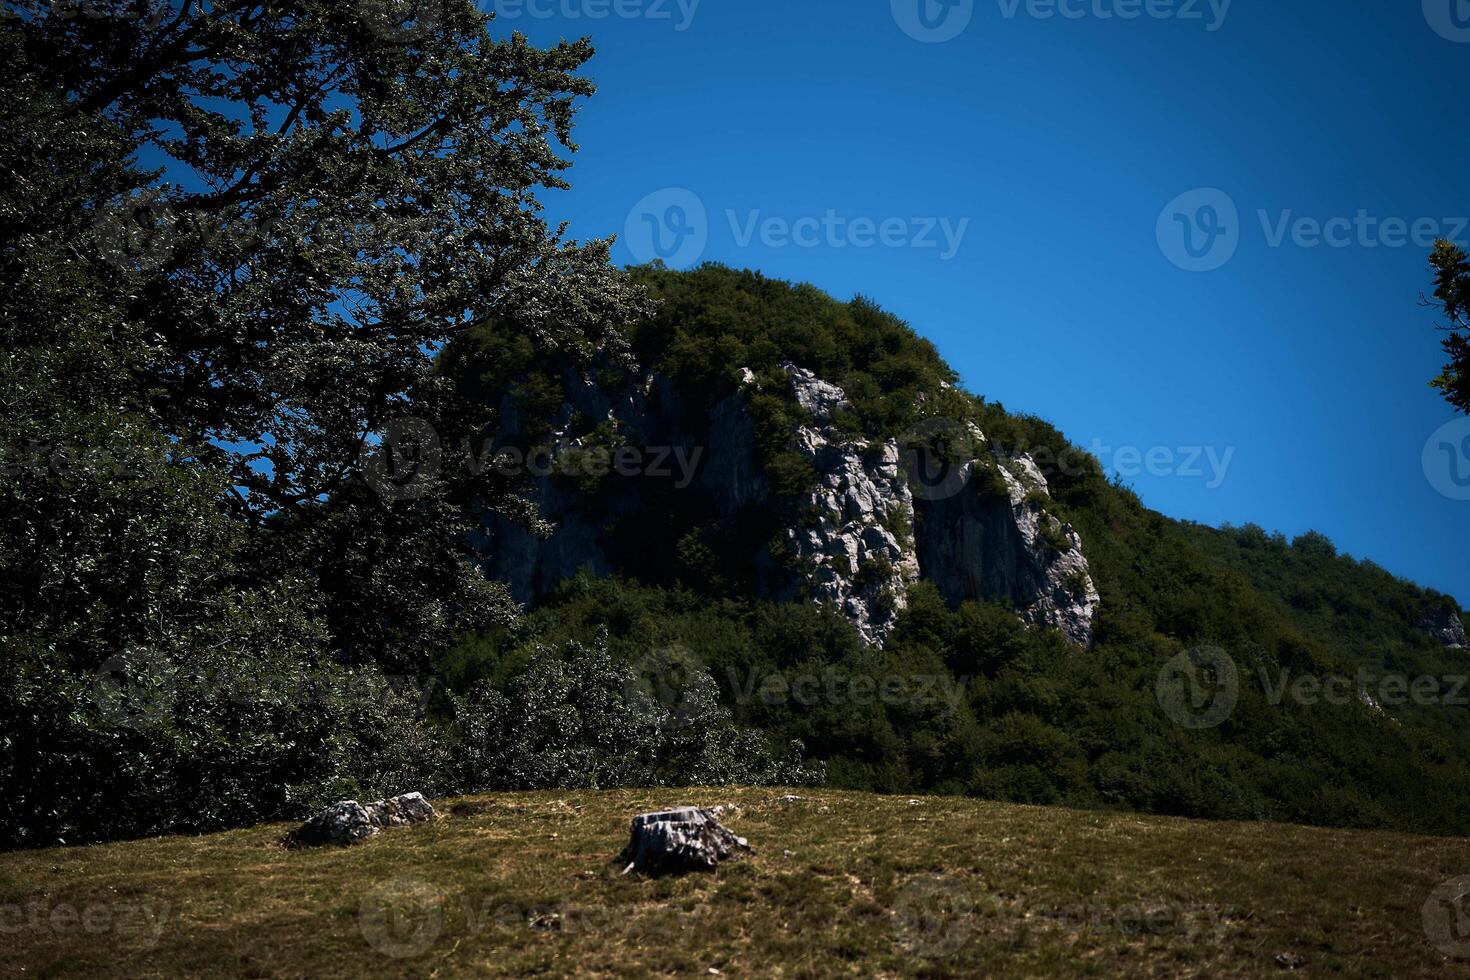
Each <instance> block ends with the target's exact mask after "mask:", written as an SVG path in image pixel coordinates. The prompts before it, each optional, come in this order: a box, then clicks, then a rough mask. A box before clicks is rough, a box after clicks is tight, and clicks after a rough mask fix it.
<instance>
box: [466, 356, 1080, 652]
mask: <svg viewBox="0 0 1470 980" xmlns="http://www.w3.org/2000/svg"><path fill="white" fill-rule="evenodd" d="M784 371H785V383H786V384H787V385H789V391H788V392H782V393H781V394H782V395H783V396H788V397H790V398H791V399H794V402H795V405H796V406H798V407H799V412H798V415H799V418H800V422H799V424H798V425H797V427H796V429H795V431H794V432H792V433H791V436H790V449H791V450H792V451H793V452H794V453H795V454H797V455H798V456H799V457H800V458H802V459H803V460H804V461H805V462H806V463H807V464H808V465H809V466H810V469H811V472H812V473H813V474H814V476H815V479H814V480H813V482H812V483H811V485H810V488H809V489H808V490H807V491H806V492H804V493H803V494H800V495H797V497H796V499H776V498H775V496H774V495H773V494H772V492H771V490H770V488H769V486H768V482H767V478H766V476H765V471H764V464H763V461H762V459H761V458H760V454H759V448H758V445H757V439H756V426H755V422H754V420H753V417H752V413H751V411H750V401H749V399H750V397H751V396H752V395H753V394H754V393H755V392H756V391H758V389H759V382H758V381H757V379H756V377H755V375H754V374H752V373H751V372H749V371H744V372H742V376H743V379H744V380H743V383H742V384H741V386H740V387H739V389H738V390H736V391H735V392H733V393H732V394H730V395H728V396H727V397H725V398H723V399H721V400H719V401H717V402H716V403H714V405H713V407H712V408H710V409H708V410H706V411H703V412H697V411H694V410H692V408H691V399H689V398H687V397H685V395H684V394H683V393H681V392H680V391H679V390H678V388H677V386H676V385H674V384H673V383H671V382H670V381H669V380H668V379H664V378H658V377H646V378H644V379H643V381H642V383H641V384H639V385H637V386H634V387H632V388H629V389H627V390H622V391H619V392H618V393H616V394H613V395H608V394H605V393H604V392H603V391H602V390H601V389H600V388H599V386H598V385H597V384H596V383H594V381H593V380H592V379H591V378H589V377H583V376H578V375H576V374H573V373H570V372H569V373H568V374H567V375H566V376H565V377H564V378H563V388H564V390H565V391H566V392H567V401H566V403H565V404H564V405H563V406H562V409H561V411H560V412H559V413H558V414H557V420H558V422H557V426H556V428H555V430H554V431H553V433H552V437H553V441H554V444H555V446H556V449H555V452H554V456H555V457H556V459H557V460H558V465H557V466H556V467H552V469H554V470H557V471H558V472H551V473H547V474H545V475H542V476H540V477H538V478H537V480H536V483H535V487H534V491H533V494H532V496H533V497H534V499H535V500H536V502H537V504H538V505H539V507H540V509H541V514H542V517H543V519H544V520H546V521H547V522H548V523H549V524H550V525H551V526H552V530H551V531H550V534H549V535H547V536H544V537H542V536H539V535H536V534H533V533H531V532H529V531H527V530H525V529H523V528H522V527H520V526H518V525H516V524H515V523H513V522H510V521H507V520H505V519H503V518H494V519H491V520H489V521H488V522H487V525H486V535H485V538H484V540H483V542H482V552H483V554H484V555H485V564H486V568H487V571H488V572H489V573H490V574H491V575H492V576H494V577H496V578H499V579H502V580H504V581H506V582H508V583H509V584H510V586H511V588H512V591H513V592H514V593H515V595H516V596H517V598H519V599H520V600H521V601H523V602H526V603H528V604H529V603H535V602H536V601H537V600H538V599H540V598H541V597H543V596H544V595H546V594H547V593H548V592H549V591H550V590H552V589H553V588H555V586H556V585H557V583H558V582H560V581H561V580H562V579H564V578H567V577H569V576H572V575H574V574H576V573H577V571H578V570H580V569H583V568H586V569H589V570H590V571H592V572H593V573H594V574H601V575H605V574H611V573H628V572H630V570H631V566H638V565H640V564H642V565H643V566H644V567H647V564H648V563H649V562H650V560H651V561H652V562H654V563H655V564H656V563H658V562H659V561H660V560H662V561H663V562H664V563H665V564H672V563H673V562H674V560H675V556H674V555H673V554H668V555H664V556H662V559H660V556H659V555H657V554H650V552H658V551H660V550H662V549H666V548H668V541H667V540H659V541H650V540H647V536H645V539H644V540H629V539H628V535H627V534H626V532H624V531H620V527H621V526H623V525H627V524H632V525H635V526H638V527H642V528H645V529H647V528H653V527H659V526H660V524H662V525H668V524H677V523H678V522H679V521H681V520H682V521H685V522H690V523H701V524H702V525H703V526H711V525H713V526H720V525H722V524H730V523H732V522H734V523H738V522H739V521H740V520H742V519H743V520H745V521H747V522H749V517H750V514H751V512H752V511H759V512H763V515H762V516H764V517H765V518H770V519H771V520H767V521H755V522H753V523H752V524H751V526H768V525H770V524H771V523H774V525H775V528H776V534H775V536H774V539H773V540H766V541H762V540H758V539H757V540H748V541H744V542H739V543H737V545H736V547H742V546H743V547H744V548H746V549H748V551H749V555H748V557H749V560H750V562H751V565H752V567H754V568H755V569H757V574H756V576H755V580H756V582H757V583H758V592H759V593H760V594H762V595H763V596H765V597H770V598H777V599H784V600H800V599H805V600H808V601H815V602H821V603H827V604H830V605H832V606H834V607H835V608H837V609H838V610H840V611H841V612H842V613H843V615H845V616H846V617H847V618H848V619H849V620H850V621H851V622H852V624H853V625H854V627H856V629H857V630H858V631H859V632H860V633H861V634H862V636H863V637H864V638H865V639H866V640H867V641H868V642H870V643H873V644H878V645H881V644H882V643H883V642H884V640H885V639H886V638H887V636H888V634H889V633H890V632H891V630H892V628H893V626H894V624H895V621H896V616H897V614H898V612H899V611H900V610H902V609H903V608H905V606H906V603H907V590H908V586H909V585H910V584H911V583H912V582H914V581H916V580H918V579H921V578H923V579H927V580H929V581H932V582H933V583H934V584H935V586H936V587H937V588H938V589H939V591H940V593H941V594H942V595H943V596H944V597H945V599H946V600H947V601H949V602H950V603H951V604H958V603H959V602H962V601H964V600H966V599H989V600H999V601H1004V602H1008V603H1010V604H1011V605H1013V606H1014V608H1015V609H1016V612H1017V614H1018V615H1019V616H1020V617H1021V619H1022V620H1024V621H1025V622H1026V623H1028V624H1031V625H1033V626H1036V627H1039V628H1040V627H1052V628H1055V629H1058V630H1060V631H1061V632H1062V634H1064V635H1065V636H1066V638H1067V639H1068V640H1069V641H1071V642H1072V643H1075V644H1077V645H1079V646H1087V645H1089V644H1090V643H1091V640H1092V619H1093V614H1094V611H1095V610H1096V608H1097V604H1098V594H1097V591H1096V589H1095V588H1094V586H1093V582H1092V578H1091V575H1090V573H1089V569H1088V564H1087V559H1086V557H1085V555H1084V553H1083V548H1082V541H1081V539H1080V537H1079V536H1078V535H1077V533H1076V531H1075V530H1073V529H1072V528H1071V527H1070V526H1068V525H1066V524H1064V523H1062V522H1060V521H1058V520H1057V519H1056V518H1055V517H1054V516H1053V515H1052V514H1051V513H1049V505H1050V497H1049V495H1048V488H1047V481H1046V479H1045V477H1044V476H1043V474H1042V473H1041V471H1040V470H1039V469H1038V468H1037V466H1036V465H1035V463H1034V462H1033V461H1032V460H1031V459H1030V458H1029V457H1028V456H1025V455H1005V454H1002V453H1000V452H998V451H993V450H992V449H991V448H990V447H989V446H988V444H987V441H986V439H985V436H984V433H982V432H980V431H979V430H978V429H977V428H975V427H974V426H973V425H961V424H959V423H950V422H944V421H942V420H933V419H931V420H929V421H928V422H926V423H925V424H924V425H922V426H920V427H918V429H917V430H916V431H915V432H913V433H909V434H907V435H906V436H905V437H904V438H900V439H889V440H869V439H865V438H862V437H860V436H856V435H853V434H852V433H851V432H849V431H847V430H846V429H844V428H843V427H842V426H841V424H840V419H841V416H842V414H843V412H844V411H845V409H846V408H847V407H848V406H847V398H846V395H845V393H844V392H843V391H842V389H841V388H839V387H837V386H836V385H833V384H831V383H829V382H827V381H824V380H823V379H821V378H818V377H817V376H816V375H814V374H813V373H812V372H810V371H807V370H805V369H803V368H800V367H797V366H795V365H792V364H787V365H786V366H785V369H784ZM503 416H504V418H505V419H506V420H507V428H508V430H510V431H515V430H516V429H517V428H519V427H520V426H519V423H518V421H517V420H516V418H515V413H514V412H513V411H511V410H510V409H509V407H507V409H506V411H505V412H503ZM592 423H595V426H593V427H592V428H589V426H590V425H591V424H592ZM593 428H595V429H596V430H597V431H599V432H601V433H602V438H603V439H604V444H603V445H602V446H601V447H600V452H601V454H602V455H601V458H603V459H604V460H613V461H616V460H622V461H623V462H626V463H631V462H632V461H633V460H635V459H637V460H638V461H639V463H640V465H641V468H640V467H635V466H627V467H620V466H618V465H612V466H610V467H605V468H606V469H610V470H611V471H612V472H610V473H608V474H606V478H605V479H599V481H598V483H597V485H596V487H595V489H594V490H593V491H591V492H589V490H588V487H587V486H586V481H585V480H583V481H581V483H580V484H578V482H577V481H576V480H575V479H572V480H569V473H568V471H571V474H570V475H571V476H572V477H576V476H577V475H578V473H577V467H575V466H567V465H566V463H567V461H571V460H582V461H585V460H586V459H587V457H588V451H589V447H591V446H592V445H593V442H594V438H593V437H592V436H591V435H590V432H591V431H592V429H593ZM578 432H580V433H581V434H579V435H578V434H574V433H578ZM610 432H613V433H616V435H615V437H614V438H613V442H614V443H615V445H608V444H606V437H607V434H608V433H610ZM954 432H958V433H959V435H960V436H961V438H960V439H958V440H954V439H949V440H947V444H948V446H950V447H951V448H952V447H953V446H954V445H956V444H961V445H963V446H964V448H965V450H966V451H965V452H964V453H961V454H960V455H959V456H958V457H956V456H954V455H953V453H952V452H951V454H950V455H949V458H947V459H946V460H944V461H941V460H940V459H939V458H938V454H937V451H935V450H934V449H933V445H932V437H934V436H937V435H938V436H948V435H952V434H953V433H954ZM620 450H621V453H620ZM660 459H661V461H662V463H663V469H664V470H666V471H667V472H663V473H655V472H652V467H651V465H650V464H651V463H652V462H654V461H656V460H660ZM581 475H583V476H585V475H586V473H585V471H583V472H582V473H581ZM665 513H666V514H667V515H668V516H667V517H662V515H664V514H665ZM676 514H677V515H679V516H677V517H676V516H675V515H676ZM690 515H696V516H690ZM661 530H662V529H661ZM658 533H660V532H655V535H657V534H658ZM773 543H774V544H776V547H774V548H771V547H770V545H772V544H773Z"/></svg>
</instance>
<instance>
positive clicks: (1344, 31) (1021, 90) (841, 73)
mask: <svg viewBox="0 0 1470 980" xmlns="http://www.w3.org/2000/svg"><path fill="white" fill-rule="evenodd" d="M488 2H489V0H482V3H488ZM920 2H921V0H802V2H799V3H792V2H790V0H786V2H776V0H740V2H738V3H737V2H734V0H700V2H698V3H696V4H693V5H692V6H691V3H690V0H683V2H682V4H681V2H680V0H532V2H531V3H528V4H525V5H519V4H515V3H514V0H507V2H504V3H502V4H501V6H500V9H501V12H502V17H501V21H500V26H501V27H502V28H507V27H514V28H516V29H518V30H521V31H523V32H525V33H526V34H528V35H530V37H531V38H532V39H533V40H535V41H538V42H547V41H552V40H555V39H556V38H558V37H561V36H582V35H587V36H590V37H591V38H593V40H594V42H595V44H596V46H597V49H598V54H597V57H596V58H595V59H594V61H593V62H592V65H591V66H590V72H591V75H592V76H593V78H594V79H595V80H596V82H597V83H598V85H599V89H600V90H599V93H598V95H597V96H596V97H595V98H594V99H592V100H591V101H589V102H588V103H587V104H586V106H585V108H584V110H583V113H582V115H581V117H580V124H579V127H578V130H577V139H578V141H579V142H580V143H581V146H582V150H581V153H580V154H579V155H578V158H577V160H578V162H577V166H576V167H575V168H574V169H573V171H572V173H571V180H572V182H573V184H574V189H573V190H572V191H570V192H568V193H565V194H558V195H553V196H552V197H551V198H549V201H550V212H551V214H552V215H553V216H556V217H562V218H566V219H568V220H569V221H570V222H571V225H572V231H573V233H574V234H575V235H577V236H579V237H594V236H601V235H607V234H613V233H616V234H619V235H620V236H623V233H624V231H625V229H628V230H631V231H632V232H633V234H632V235H631V237H629V236H624V237H623V240H622V241H620V242H619V245H618V247H617V252H616V256H617V258H618V260H619V261H621V262H632V261H635V260H642V259H647V258H649V257H651V249H652V248H653V247H654V244H655V243H654V242H653V239H652V233H653V229H654V228H656V227H657V228H659V230H660V234H661V238H662V241H661V242H660V243H659V245H660V246H661V247H662V248H663V249H664V251H665V252H666V253H670V258H671V259H672V261H671V264H676V265H682V264H688V263H689V262H691V261H696V260H715V261H719V262H724V263H727V264H730V265H734V266H738V267H751V268H757V269H760V270H762V271H764V272H765V273H767V274H769V275H773V276H778V277H782V278H789V279H798V280H805V281H809V282H812V283H815V284H817V285H818V286H820V287H822V288H824V289H826V290H828V291H829V292H831V293H833V294H835V295H837V296H839V297H844V298H845V297H849V296H851V295H853V294H855V293H859V292H861V293H864V294H867V295H869V296H871V297H873V298H874V299H876V300H877V301H878V302H879V303H881V304H882V305H883V306H884V307H885V308H887V309H889V310H891V311H893V312H895V313H897V314H898V315H900V316H902V317H904V318H905V319H906V320H908V321H909V322H910V323H911V324H913V326H914V327H915V328H916V329H917V330H918V331H919V332H920V333H922V334H924V335H925V336H927V337H929V338H930V339H932V340H933V341H934V342H935V343H936V344H937V345H938V347H939V349H940V350H941V352H942V353H943V354H944V355H945V357H946V358H947V359H948V360H949V361H950V363H951V364H953V365H954V367H955V368H956V369H957V370H958V371H959V372H960V373H961V375H962V376H963V378H964V381H965V384H966V386H967V387H968V388H969V389H970V390H972V391H974V392H976V393H979V394H983V395H985V396H986V397H988V398H990V399H991V400H994V401H1000V402H1003V403H1004V404H1005V405H1006V406H1007V407H1008V408H1010V409H1012V410H1019V411H1027V412H1034V413H1036V414H1038V415H1041V416H1043V417H1045V418H1047V419H1049V420H1051V421H1053V422H1054V423H1056V424H1057V425H1058V426H1059V427H1060V428H1061V429H1062V430H1063V431H1064V432H1065V433H1067V435H1068V436H1069V437H1070V438H1071V439H1072V440H1073V441H1074V442H1076V443H1077V444H1079V445H1081V446H1083V447H1091V448H1096V449H1098V450H1099V455H1100V457H1101V458H1102V460H1103V462H1104V464H1105V465H1107V466H1109V467H1110V468H1111V469H1113V470H1114V471H1120V470H1121V471H1122V472H1123V475H1124V477H1125V479H1126V481H1127V482H1128V483H1130V484H1131V485H1133V486H1134V487H1135V489H1137V490H1138V492H1139V493H1140V494H1141V495H1142V497H1143V499H1144V500H1145V502H1146V503H1148V504H1149V505H1150V506H1152V507H1155V508H1157V509H1159V510H1161V511H1163V512H1165V513H1167V514H1170V515H1174V516H1177V517H1182V518H1189V519H1193V520H1198V521H1202V522H1207V523H1210V524H1219V523H1225V522H1231V523H1237V524H1239V523H1245V522H1250V521H1254V522H1256V523H1259V524H1261V525H1263V526H1265V527H1266V528H1268V529H1270V530H1279V531H1283V532H1285V533H1287V534H1289V535H1295V534H1299V533H1301V532H1303V531H1306V530H1308V529H1317V530H1320V531H1322V532H1323V533H1326V534H1328V535H1329V536H1330V537H1332V538H1333V539H1334V540H1335V541H1336V542H1337V543H1338V545H1339V547H1340V548H1341V549H1342V550H1344V551H1347V552H1350V553H1351V554H1353V555H1355V556H1358V557H1368V558H1372V559H1373V560H1374V561H1376V562H1378V563H1379V564H1381V565H1383V566H1384V567H1386V568H1388V569H1389V570H1391V571H1393V572H1395V573H1397V574H1401V575H1404V576H1406V577H1409V578H1412V579H1414V580H1416V581H1419V582H1421V583H1423V584H1425V585H1430V586H1433V587H1435V588H1439V589H1441V590H1443V591H1446V592H1450V593H1452V594H1455V595H1456V596H1457V597H1458V598H1459V599H1460V600H1461V601H1462V602H1465V603H1470V569H1467V566H1466V562H1465V561H1464V556H1465V555H1466V554H1467V552H1470V547H1467V546H1470V521H1467V520H1466V518H1467V516H1470V501H1466V500H1463V499H1454V498H1455V497H1456V496H1461V497H1464V496H1470V489H1466V488H1463V487H1460V486H1459V484H1458V483H1457V482H1456V481H1455V479H1454V478H1455V477H1457V476H1459V475H1460V470H1459V469H1458V467H1460V466H1464V467H1465V468H1466V470H1467V471H1470V457H1466V456H1465V452H1466V450H1470V444H1464V448H1460V447H1461V446H1462V440H1463V439H1464V438H1465V437H1467V436H1470V422H1467V423H1465V425H1464V426H1456V427H1452V428H1451V429H1450V430H1447V431H1445V432H1443V433H1440V434H1439V435H1435V433H1436V430H1438V429H1439V428H1440V427H1441V426H1442V425H1444V424H1445V423H1447V422H1451V421H1452V419H1453V418H1454V416H1453V413H1452V411H1451V410H1450V408H1449V407H1448V406H1447V405H1445V404H1444V403H1443V402H1441V401H1440V400H1439V399H1438V397H1437V396H1436V395H1435V393H1434V392H1432V391H1431V390H1430V389H1429V388H1428V387H1427V385H1426V382H1427V380H1428V379H1429V378H1431V377H1432V376H1434V375H1435V374H1436V373H1438V370H1439V367H1440V364H1441V358H1440V352H1439V348H1438V338H1437V335H1436V334H1435V332H1434V325H1435V318H1434V315H1433V312H1432V311H1430V310H1427V309H1424V308H1421V307H1420V305H1419V300H1420V295H1421V293H1422V292H1424V291H1426V287H1427V284H1428V282H1429V277H1428V272H1427V267H1426V255H1427V248H1426V247H1421V246H1422V245H1427V242H1428V240H1429V239H1431V238H1433V237H1435V236H1436V235H1444V236H1454V237H1458V238H1460V239H1465V238H1467V237H1470V228H1467V227H1466V226H1465V218H1464V216H1467V215H1470V194H1467V182H1466V179H1465V170H1464V164H1465V160H1466V159H1467V149H1470V147H1467V142H1470V130H1467V128H1466V126H1465V125H1464V122H1465V117H1464V115H1463V100H1464V95H1465V73H1466V69H1467V68H1470V2H1466V0H1424V3H1423V5H1422V7H1421V4H1420V2H1418V0H1402V2H1395V3H1378V2H1375V3H1363V4H1348V3H1342V2H1340V0H1293V2H1290V3H1282V2H1279V0H1269V2H1268V0H1234V2H1231V3H1228V4H1227V3H1224V2H1223V0H1215V2H1214V3H1213V4H1212V3H1211V2H1210V0H1174V2H1170V0H1133V2H1131V3H1130V0H1061V2H1059V3H1047V2H1045V0H1033V2H1031V3H1029V4H1028V3H1026V2H1024V0H1022V2H1016V0H958V2H955V3H954V4H953V6H952V7H948V8H946V7H943V6H941V5H940V3H939V0H922V2H924V3H926V4H927V6H926V8H925V11H924V12H925V15H926V16H925V17H924V18H922V19H921V18H920V16H919V12H920V11H919V7H918V4H919V3H920ZM1452 3H1459V4H1460V5H1461V6H1460V7H1453V6H1452ZM1064 12H1065V14H1066V16H1064ZM1048 13H1050V16H1047V14H1048ZM1129 13H1136V14H1137V16H1134V17H1127V16H1125V15H1126V14H1129ZM598 14H605V16H597V15H598ZM1165 14H1167V15H1168V16H1164V15H1165ZM947 18H948V19H947ZM966 18H968V19H966ZM951 34H953V35H954V36H952V37H949V39H948V40H921V39H920V38H923V37H929V38H935V37H943V36H947V35H951ZM916 35H917V36H916ZM685 192H687V193H685ZM1181 195H1182V197H1181ZM675 206H678V207H679V208H682V210H680V211H677V212H675V211H671V210H670V209H671V208H673V207H675ZM1232 209H1233V211H1234V212H1235V213H1234V215H1232V214H1231V213H1230V212H1231V210H1232ZM700 211H702V212H703V214H701V213H700ZM829 214H831V215H832V216H833V217H832V218H831V219H829V218H828V215H829ZM645 215H647V216H645ZM802 219H807V220H806V221H805V222H803V221H802ZM859 219H868V223H865V222H863V221H861V220H859ZM1314 222H1315V223H1316V225H1315V227H1314V224H1313V223H1314ZM945 228H948V230H949V234H948V237H946V234H945V232H944V229H945ZM640 229H641V231H640ZM1186 229H1188V230H1189V232H1190V235H1191V242H1190V244H1189V246H1188V248H1186V245H1185V242H1184V232H1185V230H1186ZM681 231H682V232H683V234H682V235H676V234H675V233H676V232H681ZM1416 237H1417V239H1418V240H1419V243H1418V244H1416V242H1415V239H1416ZM680 243H683V244H684V245H685V247H684V248H683V249H682V250H679V252H678V253H677V254H675V253H674V249H673V246H674V245H677V244H680ZM1191 249H1192V252H1193V254H1194V255H1195V256H1196V257H1192V253H1191ZM1201 268H1203V269H1205V270H1206V271H1192V270H1198V269H1201ZM1431 437H1433V439H1432V441H1431ZM1441 444H1443V445H1444V446H1446V447H1455V448H1441ZM1426 445H1428V448H1427V449H1426ZM1150 454H1151V456H1150ZM1191 457H1193V459H1191ZM1451 466H1454V467H1456V469H1454V470H1451V469H1450V467H1451ZM1437 486H1438V487H1439V488H1441V489H1436V487H1437ZM1441 491H1443V492H1441Z"/></svg>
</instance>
